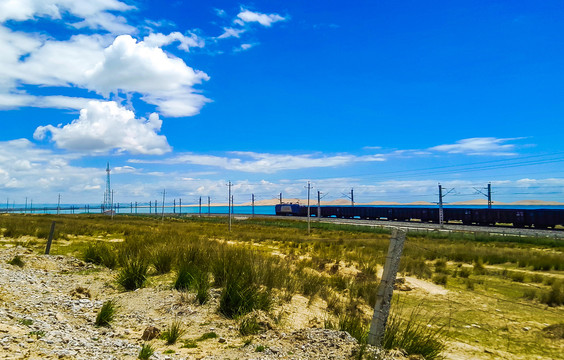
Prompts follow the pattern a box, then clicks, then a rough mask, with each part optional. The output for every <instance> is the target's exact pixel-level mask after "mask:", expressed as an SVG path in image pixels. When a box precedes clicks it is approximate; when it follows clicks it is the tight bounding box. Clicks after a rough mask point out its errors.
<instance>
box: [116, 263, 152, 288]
mask: <svg viewBox="0 0 564 360" xmlns="http://www.w3.org/2000/svg"><path fill="white" fill-rule="evenodd" d="M148 270H149V266H148V265H147V263H146V262H145V261H144V260H142V259H140V258H136V257H134V258H128V259H127V260H126V261H125V263H124V265H123V267H122V268H121V269H120V271H119V274H118V277H117V279H116V281H117V283H118V284H119V285H121V286H122V287H123V288H124V289H125V290H129V291H132V290H136V289H139V288H141V287H143V285H144V284H145V281H146V280H147V272H148Z"/></svg>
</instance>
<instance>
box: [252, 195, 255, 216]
mask: <svg viewBox="0 0 564 360" xmlns="http://www.w3.org/2000/svg"><path fill="white" fill-rule="evenodd" d="M251 206H252V217H255V194H251Z"/></svg>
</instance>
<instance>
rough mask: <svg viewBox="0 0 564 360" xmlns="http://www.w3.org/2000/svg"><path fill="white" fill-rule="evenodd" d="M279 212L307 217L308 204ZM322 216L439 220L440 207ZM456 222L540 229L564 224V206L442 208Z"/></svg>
mask: <svg viewBox="0 0 564 360" xmlns="http://www.w3.org/2000/svg"><path fill="white" fill-rule="evenodd" d="M275 211H276V215H286V216H306V217H307V206H304V205H299V204H278V205H276V207H275ZM319 212H320V216H321V217H335V218H345V219H354V218H357V219H367V220H395V221H411V220H419V221H421V222H434V223H438V222H439V209H438V208H437V207H381V206H320V207H319ZM317 214H318V207H317V206H310V216H317ZM451 221H454V222H457V223H462V224H464V225H473V224H476V225H482V226H484V225H496V224H512V225H513V226H514V227H524V226H529V227H533V226H534V227H535V228H537V229H546V228H554V227H556V226H557V225H561V226H564V209H498V208H492V209H487V208H483V209H478V208H451V207H444V208H443V222H444V223H448V222H451Z"/></svg>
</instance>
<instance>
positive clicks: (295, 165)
mask: <svg viewBox="0 0 564 360" xmlns="http://www.w3.org/2000/svg"><path fill="white" fill-rule="evenodd" d="M229 154H231V155H234V157H226V156H214V155H200V154H182V155H179V156H176V157H174V158H170V159H165V160H136V159H132V160H129V162H132V163H163V164H193V165H202V166H214V167H219V168H223V169H226V170H236V171H242V172H249V173H275V172H278V171H284V170H297V169H306V168H320V167H336V166H343V165H346V164H350V163H352V162H372V161H385V157H384V156H383V155H379V154H376V155H368V156H354V155H335V156H319V155H317V154H305V155H287V154H268V153H255V152H244V151H232V152H230V153H229Z"/></svg>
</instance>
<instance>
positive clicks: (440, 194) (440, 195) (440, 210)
mask: <svg viewBox="0 0 564 360" xmlns="http://www.w3.org/2000/svg"><path fill="white" fill-rule="evenodd" d="M443 218H444V217H443V187H442V186H441V184H439V225H440V227H441V228H442V227H443Z"/></svg>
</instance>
